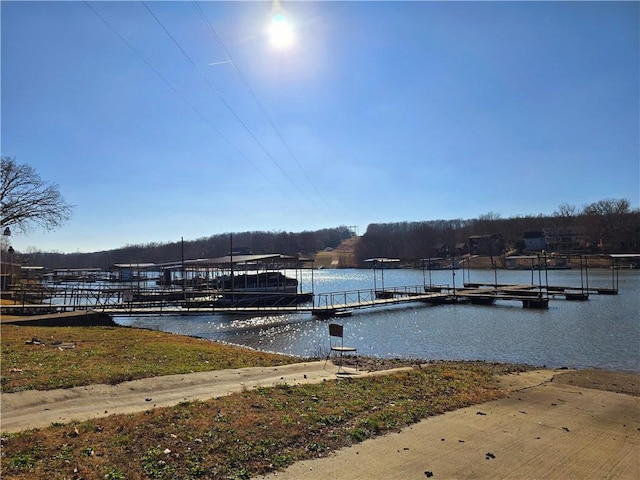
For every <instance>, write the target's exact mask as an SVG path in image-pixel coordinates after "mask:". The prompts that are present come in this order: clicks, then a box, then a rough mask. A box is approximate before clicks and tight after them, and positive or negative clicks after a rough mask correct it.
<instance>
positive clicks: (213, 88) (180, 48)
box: [142, 1, 306, 195]
mask: <svg viewBox="0 0 640 480" xmlns="http://www.w3.org/2000/svg"><path fill="white" fill-rule="evenodd" d="M142 4H143V5H144V6H145V8H146V9H147V11H148V12H149V13H150V14H151V16H152V17H153V18H154V19H155V21H156V22H157V23H158V25H160V27H161V28H162V30H164V32H165V33H166V34H167V35H168V36H169V38H170V39H171V41H173V43H174V44H175V46H176V47H177V48H178V49H179V50H180V52H182V54H183V55H184V56H185V58H186V59H187V60H188V61H189V63H190V64H191V65H192V66H193V68H194V69H195V70H196V72H198V73H199V74H200V76H201V77H202V78H203V79H204V81H205V82H206V84H207V85H208V86H209V88H210V89H211V91H212V92H214V93H215V94H216V95H217V96H218V98H219V99H220V101H221V102H222V103H223V104H224V106H225V107H227V109H228V110H229V111H230V112H231V114H232V115H233V116H234V117H235V119H236V120H237V121H238V122H239V123H240V125H242V127H243V128H244V129H245V130H246V131H247V133H248V134H249V135H250V136H251V138H252V139H253V141H254V142H256V144H257V145H258V146H259V147H260V149H261V150H262V151H263V152H264V154H265V155H266V156H267V157H268V158H269V159H270V160H271V161H272V162H273V163H274V165H275V166H276V167H278V169H279V170H280V172H282V174H283V175H284V176H285V177H286V178H287V179H288V180H289V181H290V182H291V184H292V185H293V186H294V187H295V188H297V189H298V190H299V192H300V193H302V194H303V195H306V192H305V191H304V190H302V189H301V188H300V186H299V185H298V184H297V183H296V182H295V181H294V180H293V178H291V176H290V175H289V174H288V173H287V171H286V170H285V169H284V168H283V167H282V165H280V162H278V161H277V160H276V159H275V158H274V157H273V156H272V155H271V154H270V153H269V152H268V151H267V149H266V148H265V146H264V145H263V144H262V143H261V142H260V140H259V139H258V138H257V137H256V136H255V135H254V133H253V132H252V131H251V129H250V128H249V126H248V125H247V124H246V123H245V122H244V121H243V120H242V119H241V118H240V116H239V115H238V114H237V113H236V112H235V110H234V109H233V108H232V107H231V105H229V103H228V102H227V101H226V100H225V99H224V97H223V96H222V94H220V92H219V91H218V90H217V89H216V88H215V86H214V85H213V84H212V83H211V82H210V81H209V79H208V78H207V77H206V76H205V75H204V74H203V73H202V72H201V71H200V69H198V67H197V65H196V64H195V62H194V61H193V60H192V59H191V57H190V56H189V54H188V53H187V52H186V51H185V50H184V48H182V46H181V45H180V43H179V42H178V41H177V40H176V39H175V37H174V36H173V35H172V34H171V32H169V30H168V29H167V28H166V27H165V26H164V24H163V23H162V22H161V21H160V19H159V18H158V16H157V15H156V14H155V13H153V11H152V10H151V8H149V6H148V5H147V3H146V2H144V1H143V2H142ZM231 63H233V60H231Z"/></svg>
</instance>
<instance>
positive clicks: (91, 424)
mask: <svg viewBox="0 0 640 480" xmlns="http://www.w3.org/2000/svg"><path fill="white" fill-rule="evenodd" d="M1 333H2V378H3V391H5V392H9V391H17V390H21V389H26V388H30V389H40V390H45V389H49V388H56V387H61V386H67V387H70V386H75V385H87V384H92V383H102V382H106V383H116V382H119V381H121V380H129V379H133V378H142V377H149V376H155V375H165V374H171V373H184V372H190V371H201V370H214V369H220V368H238V367H246V366H266V365H276V364H283V363H289V362H292V361H295V359H292V358H289V357H283V356H279V355H270V354H265V353H261V352H254V351H250V350H246V349H240V348H235V347H230V346H225V345H220V344H216V343H212V342H208V341H203V340H198V339H194V338H189V337H183V336H179V335H171V334H165V333H161V332H153V331H146V330H136V329H130V328H121V327H118V328H102V327H99V328H94V327H90V328H82V327H79V328H73V327H65V328H46V327H15V326H3V327H2V331H1ZM34 337H35V338H36V339H38V340H41V341H42V342H43V343H45V345H41V344H40V345H39V344H37V343H31V342H32V340H33V338H34ZM56 341H60V342H63V343H64V344H65V345H67V346H69V344H73V345H74V346H75V348H70V349H65V348H60V347H59V346H56V345H51V344H52V343H53V342H56ZM27 342H30V343H27ZM58 345H59V344H58ZM362 363H363V364H365V365H370V366H372V367H374V368H384V367H385V366H397V365H398V362H397V361H389V362H385V361H380V360H372V359H368V361H367V359H365V360H364V361H363V362H362ZM526 369H527V368H526V367H523V366H518V365H501V364H488V363H484V362H438V363H432V364H428V365H423V366H422V367H419V368H414V369H412V370H410V371H405V372H403V373H395V374H390V375H385V376H380V377H366V378H365V377H363V378H353V379H350V380H332V381H325V382H323V383H322V384H314V385H301V386H288V385H280V386H276V387H270V388H266V387H265V388H257V389H253V390H246V391H243V392H241V393H236V394H233V395H229V396H226V397H220V398H217V399H213V400H209V401H194V402H183V403H180V404H178V405H176V406H172V407H167V408H154V409H152V410H149V411H147V412H144V413H137V414H127V415H112V416H109V417H104V418H100V419H94V420H90V421H86V422H70V423H66V424H65V423H54V424H52V425H51V426H50V427H48V428H43V429H36V430H29V431H25V432H21V433H17V434H3V436H2V455H1V466H2V470H1V472H0V475H1V477H2V478H12V479H50V478H67V479H86V480H91V479H96V480H97V479H101V480H104V479H107V480H116V479H150V478H153V479H177V478H179V479H202V478H221V479H228V478H231V479H246V478H250V477H251V476H255V475H258V474H262V473H266V472H269V471H273V470H276V469H279V468H283V467H286V466H288V465H290V464H292V463H293V462H295V461H298V460H302V459H309V458H314V457H318V456H325V455H327V454H328V453H330V452H331V451H334V450H336V449H339V448H341V447H344V446H348V445H353V444H357V443H358V442H361V441H363V440H365V439H367V438H372V437H375V436H377V435H380V434H384V433H385V432H389V431H395V430H398V429H400V428H402V427H403V426H406V425H410V424H412V423H415V422H417V421H419V420H421V419H423V418H426V417H429V416H432V415H437V414H440V413H443V412H445V411H448V410H452V409H456V408H460V407H463V406H467V405H471V404H475V403H480V402H483V401H486V400H490V399H495V398H498V397H501V396H503V395H504V393H503V392H501V391H500V390H498V389H496V388H495V387H494V386H493V385H492V383H491V377H492V375H494V374H496V373H508V372H512V371H522V370H526Z"/></svg>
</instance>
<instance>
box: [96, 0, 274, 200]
mask: <svg viewBox="0 0 640 480" xmlns="http://www.w3.org/2000/svg"><path fill="white" fill-rule="evenodd" d="M83 3H84V4H85V5H86V6H87V7H88V8H89V9H90V10H91V11H92V12H93V13H94V14H95V15H96V16H97V17H98V18H99V19H100V20H102V22H103V23H104V24H105V25H106V26H107V27H108V28H109V30H111V31H112V32H113V33H114V34H115V35H116V36H117V37H118V38H119V39H120V40H121V41H122V42H123V43H124V44H125V45H126V46H127V47H128V48H129V49H130V50H131V51H132V52H133V53H134V54H135V55H136V56H137V57H138V58H139V59H140V60H142V62H143V63H144V64H145V65H146V66H147V67H148V68H149V69H150V70H151V71H152V72H153V73H155V74H156V75H157V76H158V78H160V80H162V81H163V82H164V83H165V84H166V85H167V86H168V87H169V88H170V89H171V90H172V91H173V92H174V93H175V94H176V95H177V96H178V97H180V99H181V100H182V101H183V102H185V103H186V104H187V105H188V106H189V108H191V110H193V112H194V113H195V114H196V115H197V116H198V117H200V118H201V119H202V120H203V121H204V122H205V123H206V124H207V125H208V126H209V127H210V128H211V129H212V130H213V131H214V132H215V133H217V134H218V135H219V136H220V138H222V139H223V140H224V141H225V142H226V143H227V144H228V145H229V146H230V147H231V148H233V150H234V151H235V152H236V153H237V154H238V155H240V157H242V158H243V159H244V160H246V161H247V162H248V163H249V164H250V165H251V166H252V167H253V168H254V169H255V170H256V171H257V172H258V173H260V175H262V176H263V177H264V178H265V179H267V180H269V177H268V176H267V175H266V174H265V173H264V172H263V171H262V170H260V168H259V167H258V166H257V165H256V164H255V163H253V162H252V161H251V160H250V159H249V158H248V157H247V156H246V155H244V153H242V151H240V150H239V149H238V147H236V146H235V145H234V144H233V143H232V142H231V140H229V138H228V137H226V136H225V135H224V134H223V133H222V132H221V131H220V130H218V129H217V128H216V127H215V126H214V125H213V124H212V123H211V122H210V121H209V119H208V118H207V117H205V116H204V114H203V113H202V112H200V111H199V110H198V109H197V108H196V107H195V106H194V105H193V104H192V103H191V102H190V101H189V100H188V99H187V98H186V97H185V96H184V95H183V94H182V93H180V91H179V90H178V89H177V88H176V87H174V86H173V85H172V84H171V82H169V81H168V80H167V79H166V78H165V77H164V76H163V75H162V74H161V73H160V72H159V71H158V70H157V69H156V68H155V67H154V66H153V65H151V63H150V62H149V61H147V59H145V58H144V57H143V56H142V55H141V54H140V53H139V52H138V51H137V50H136V49H135V48H134V47H133V45H131V44H130V43H129V42H128V41H127V39H126V38H124V37H123V36H122V35H120V33H119V32H118V31H117V30H116V29H115V28H114V27H113V26H112V25H111V24H110V23H109V22H108V21H107V19H105V18H104V17H103V16H102V15H100V13H99V12H98V11H96V10H95V9H94V8H93V7H92V6H91V5H90V4H89V3H88V2H87V1H84V2H83ZM284 192H285V193H287V192H286V191H284Z"/></svg>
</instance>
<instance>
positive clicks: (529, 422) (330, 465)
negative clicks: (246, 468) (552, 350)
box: [260, 371, 640, 480]
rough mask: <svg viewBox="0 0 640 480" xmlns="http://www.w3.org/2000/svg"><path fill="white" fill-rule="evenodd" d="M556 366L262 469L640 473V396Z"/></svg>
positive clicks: (406, 474) (505, 475) (481, 474)
mask: <svg viewBox="0 0 640 480" xmlns="http://www.w3.org/2000/svg"><path fill="white" fill-rule="evenodd" d="M552 375H553V373H552V372H549V371H536V372H528V373H524V374H519V375H510V376H508V377H502V378H501V379H500V382H501V383H503V384H504V385H503V387H504V386H509V385H510V386H511V387H510V388H513V389H516V390H514V391H513V393H512V394H511V395H510V396H509V397H508V398H504V399H501V400H497V401H493V402H487V403H484V404H480V405H475V406H472V407H467V408H463V409H460V410H456V411H453V412H449V413H446V414H444V415H441V416H438V417H433V418H429V419H427V420H424V421H422V422H420V423H418V424H416V425H413V426H411V427H408V428H405V429H403V430H402V431H401V432H399V433H392V434H388V435H385V436H382V437H378V438H375V439H372V440H367V441H365V442H363V443H361V444H358V445H355V446H353V447H350V448H345V449H342V450H340V451H338V452H337V453H335V454H332V455H330V456H329V457H327V458H321V459H316V460H311V461H303V462H298V463H296V464H294V465H292V466H291V467H290V468H288V469H287V470H285V471H283V472H277V473H274V474H271V475H268V476H265V477H260V478H263V479H270V480H274V479H278V480H283V479H308V480H313V479H322V480H329V479H340V480H356V479H362V480H371V479H385V480H393V479H402V480H410V479H424V478H434V479H496V478H501V479H537V478H544V479H559V480H560V479H562V480H566V479H579V478H589V479H591V478H616V479H630V480H631V479H635V480H637V479H639V478H640V398H639V397H633V396H630V395H624V394H619V393H612V392H605V391H600V390H593V389H589V388H580V387H574V386H570V385H566V384H559V383H553V382H548V380H550V379H551V377H552ZM545 379H546V380H545ZM541 380H542V381H543V382H544V383H537V384H536V382H540V381H541Z"/></svg>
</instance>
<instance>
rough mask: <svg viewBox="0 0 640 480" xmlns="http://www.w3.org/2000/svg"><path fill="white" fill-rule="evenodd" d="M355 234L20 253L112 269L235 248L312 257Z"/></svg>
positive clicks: (233, 237) (220, 237) (52, 262)
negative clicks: (118, 264)
mask: <svg viewBox="0 0 640 480" xmlns="http://www.w3.org/2000/svg"><path fill="white" fill-rule="evenodd" d="M351 236H353V232H352V231H351V230H350V229H349V228H348V227H346V226H341V227H337V228H327V229H322V230H315V231H304V232H299V233H293V232H263V231H253V232H241V233H233V234H230V233H223V234H217V235H212V236H210V237H206V238H200V239H196V240H185V241H177V242H170V243H147V244H140V245H127V246H125V247H122V248H118V249H114V250H105V251H99V252H91V253H79V252H78V253H59V252H39V251H30V252H25V253H21V254H20V262H21V263H23V264H28V265H34V266H35V265H37V266H46V267H47V268H53V269H56V268H102V269H104V270H110V269H111V268H112V266H113V265H114V264H116V263H140V264H142V263H156V264H160V263H169V262H176V261H180V260H182V259H183V258H184V259H185V260H193V259H197V258H217V257H222V256H225V255H227V254H228V253H229V252H230V251H231V249H233V250H236V251H237V250H243V251H250V252H252V253H281V254H284V255H300V256H303V257H304V256H307V255H309V256H312V255H313V254H314V253H316V252H318V251H321V250H324V249H326V248H335V247H337V246H338V245H340V243H341V242H342V241H343V240H345V239H347V238H350V237H351Z"/></svg>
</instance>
